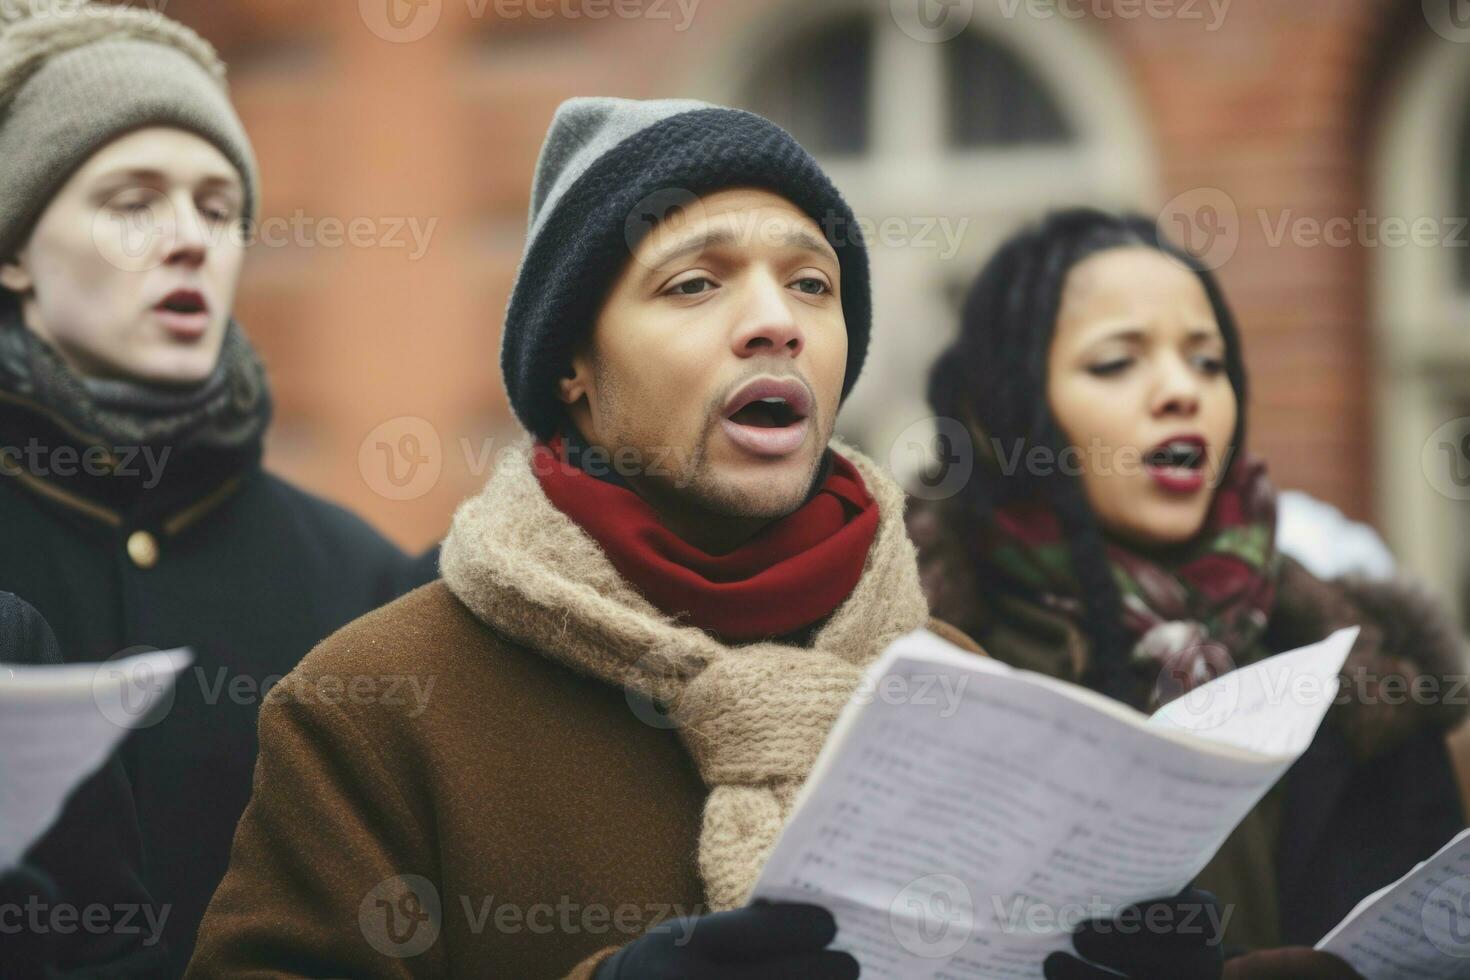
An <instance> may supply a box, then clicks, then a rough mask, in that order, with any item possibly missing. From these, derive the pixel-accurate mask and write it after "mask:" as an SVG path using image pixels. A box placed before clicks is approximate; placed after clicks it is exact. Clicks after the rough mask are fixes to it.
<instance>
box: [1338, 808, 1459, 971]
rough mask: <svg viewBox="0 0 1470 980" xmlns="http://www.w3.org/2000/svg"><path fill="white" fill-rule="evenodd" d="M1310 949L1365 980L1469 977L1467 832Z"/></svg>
mask: <svg viewBox="0 0 1470 980" xmlns="http://www.w3.org/2000/svg"><path fill="white" fill-rule="evenodd" d="M1317 948H1318V949H1321V950H1325V951H1327V952H1329V953H1333V954H1336V955H1337V956H1339V957H1341V958H1342V959H1344V960H1346V961H1347V962H1348V964H1349V965H1350V966H1352V968H1353V969H1355V970H1357V971H1358V972H1359V973H1361V974H1362V975H1363V976H1365V977H1371V978H1372V980H1452V978H1460V977H1470V830H1465V831H1462V832H1461V833H1460V834H1458V835H1457V836H1456V837H1455V838H1454V839H1453V840H1451V841H1450V842H1449V843H1448V844H1446V845H1445V846H1444V847H1442V848H1440V850H1439V851H1438V853H1436V854H1435V855H1434V856H1433V857H1431V858H1430V859H1429V860H1428V861H1425V862H1423V863H1421V864H1420V865H1419V866H1418V867H1416V868H1414V870H1412V871H1410V872H1409V873H1408V874H1406V875H1404V876H1403V877H1402V878H1400V879H1399V880H1398V881H1396V882H1394V883H1393V884H1391V885H1389V886H1387V887H1385V888H1381V889H1379V890H1378V891H1377V892H1374V893H1373V894H1372V895H1369V896H1368V897H1367V898H1365V899H1363V901H1361V902H1359V903H1358V907H1357V908H1355V909H1353V910H1352V912H1350V913H1348V916H1347V918H1345V919H1343V920H1342V921H1341V922H1340V923H1338V924H1337V926H1336V927H1335V928H1334V929H1333V930H1332V931H1331V932H1329V933H1328V934H1327V935H1326V936H1324V937H1322V941H1321V942H1319V943H1318V944H1317Z"/></svg>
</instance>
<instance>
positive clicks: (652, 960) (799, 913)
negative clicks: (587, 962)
mask: <svg viewBox="0 0 1470 980" xmlns="http://www.w3.org/2000/svg"><path fill="white" fill-rule="evenodd" d="M836 935H837V922H836V921H835V920H834V919H833V918H832V913H831V912H828V911H827V910H826V909H824V908H822V907H821V906H820V905H799V904H796V903H790V902H782V903H779V904H777V903H770V902H757V903H756V904H754V905H751V906H748V907H746V908H743V909H735V910H733V911H730V912H717V913H715V914H713V915H705V916H699V917H697V918H695V917H688V918H681V919H670V920H668V921H665V922H662V923H660V924H659V925H657V926H655V927H654V928H652V929H650V930H649V931H648V933H647V934H646V935H644V936H643V937H642V938H640V939H637V940H635V941H633V942H631V943H629V944H628V945H626V946H624V947H623V948H622V949H620V950H618V951H617V953H616V954H614V955H613V956H612V957H611V958H610V959H607V960H604V961H603V962H602V964H601V965H600V966H598V968H597V972H596V973H595V974H593V980H854V978H856V977H857V975H858V962H857V960H855V959H853V957H852V956H851V955H850V954H848V953H839V952H836V951H834V950H830V949H827V944H828V943H830V942H831V941H832V940H833V938H834V937H835V936H836Z"/></svg>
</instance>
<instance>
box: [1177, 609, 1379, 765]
mask: <svg viewBox="0 0 1470 980" xmlns="http://www.w3.org/2000/svg"><path fill="white" fill-rule="evenodd" d="M1358 632H1359V630H1358V627H1356V626H1354V627H1351V628H1349V629H1341V630H1338V631H1337V632H1336V633H1333V634H1332V635H1331V636H1329V637H1327V639H1325V640H1322V641H1321V642H1319V643H1313V644H1312V645H1311V646H1305V647H1302V648H1301V649H1299V650H1292V651H1291V652H1289V653H1280V654H1277V655H1276V656H1274V657H1267V658H1266V659H1265V660H1261V661H1259V662H1257V663H1254V664H1251V665H1250V666H1249V667H1242V668H1240V669H1239V670H1232V671H1230V673H1228V674H1224V675H1222V676H1220V677H1217V678H1215V679H1214V680H1213V681H1211V682H1210V683H1208V684H1204V685H1201V686H1200V687H1198V688H1196V689H1195V690H1193V691H1190V692H1189V693H1188V694H1185V695H1183V696H1182V697H1179V698H1176V699H1174V700H1173V701H1171V702H1169V703H1168V704H1166V705H1164V706H1163V707H1162V708H1160V709H1159V710H1158V711H1156V712H1155V713H1154V715H1153V717H1152V718H1150V719H1149V724H1151V725H1157V726H1162V727H1169V728H1173V729H1176V730H1178V731H1184V732H1189V733H1190V734H1192V735H1196V736H1198V737H1199V738H1203V739H1206V740H1208V741H1211V742H1217V743H1220V744H1225V745H1234V746H1236V747H1238V748H1242V749H1247V750H1249V751H1253V752H1260V753H1263V754H1266V755H1291V756H1297V755H1300V754H1301V753H1303V752H1305V751H1306V750H1307V746H1309V745H1311V744H1312V739H1314V738H1316V736H1317V728H1318V726H1319V725H1320V724H1321V722H1322V718H1323V716H1324V714H1325V713H1326V709H1327V708H1328V707H1330V706H1331V704H1332V700H1333V698H1335V697H1337V694H1338V690H1339V687H1340V682H1341V674H1342V665H1343V664H1344V663H1345V662H1346V661H1347V657H1348V654H1349V653H1351V652H1352V649H1353V644H1354V643H1356V642H1357V639H1358ZM1319 705H1320V706H1321V709H1322V710H1321V711H1316V710H1313V708H1314V706H1319ZM1304 709H1305V710H1304Z"/></svg>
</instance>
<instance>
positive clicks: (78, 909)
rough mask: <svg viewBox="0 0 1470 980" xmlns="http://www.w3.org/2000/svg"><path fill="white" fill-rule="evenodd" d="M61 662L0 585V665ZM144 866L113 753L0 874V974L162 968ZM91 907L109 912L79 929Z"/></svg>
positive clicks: (73, 974) (142, 973)
mask: <svg viewBox="0 0 1470 980" xmlns="http://www.w3.org/2000/svg"><path fill="white" fill-rule="evenodd" d="M61 662H62V661H61V651H60V650H59V649H58V648H57V645H56V637H55V636H54V635H53V634H52V632H51V628H50V627H49V626H48V625H47V624H46V621H45V620H44V619H42V618H41V615H40V614H39V613H38V612H36V610H35V609H34V608H33V607H32V606H31V605H29V604H28V603H26V602H24V601H22V600H21V599H19V598H17V597H16V596H14V595H11V594H10V593H8V592H0V665H4V664H24V665H30V666H34V665H43V664H59V663H61ZM4 669H5V668H4V666H0V671H3V670H4ZM141 864H142V855H141V844H140V841H139V837H138V819H137V815H136V814H135V813H134V810H133V796H132V789H131V788H130V787H129V786H128V780H127V776H126V775H124V773H123V768H122V764H121V763H120V762H119V761H118V759H117V758H116V757H114V758H111V759H109V760H108V761H107V763H106V764H105V765H104V766H103V767H102V768H101V769H100V770H98V771H97V772H96V773H93V774H92V775H91V776H89V777H88V778H87V779H85V780H83V781H82V783H81V785H80V786H78V787H77V789H76V790H75V791H74V792H73V794H72V795H71V797H70V798H69V799H68V800H67V802H66V805H65V807H64V808H63V809H62V812H61V815H60V816H59V817H57V819H56V822H55V823H54V824H52V825H51V827H50V828H48V829H47V830H46V832H45V833H43V834H42V835H41V837H40V839H39V840H37V841H36V842H35V843H34V844H32V845H31V848H30V849H29V850H28V851H27V852H26V853H25V855H24V856H23V858H22V859H21V866H20V867H19V868H17V869H13V870H12V871H11V872H9V873H7V874H3V875H0V910H6V911H8V913H9V914H7V915H6V916H5V921H4V922H3V925H4V926H5V928H4V929H3V930H0V966H3V969H0V975H3V976H5V977H6V978H7V980H30V978H41V977H47V978H61V977H65V978H67V980H80V978H82V977H94V976H98V977H100V976H106V977H111V978H113V980H124V978H132V977H137V978H140V980H142V978H149V977H157V976H159V975H160V974H162V973H163V972H165V971H166V970H167V964H168V959H167V954H166V950H165V948H164V945H163V941H162V940H163V937H162V935H161V934H159V931H158V929H157V928H156V925H157V924H158V923H159V922H160V921H161V915H160V910H159V909H158V908H157V907H156V906H154V905H153V904H152V902H151V900H150V898H149V896H148V891H147V889H146V888H145V887H144V886H143V882H142V878H141V876H140V871H141ZM97 907H101V908H103V909H105V910H106V914H105V918H103V919H100V920H94V921H100V922H101V923H102V928H100V929H93V928H81V927H80V923H81V922H83V919H82V916H83V915H88V914H96V913H94V912H89V911H88V910H90V909H95V908H97ZM33 910H34V911H33ZM73 910H74V911H73ZM73 916H74V917H75V918H72V917H73Z"/></svg>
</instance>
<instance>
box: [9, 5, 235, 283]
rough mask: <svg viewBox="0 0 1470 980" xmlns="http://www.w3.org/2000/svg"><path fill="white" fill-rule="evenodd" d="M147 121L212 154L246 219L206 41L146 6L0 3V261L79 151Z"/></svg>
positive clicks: (226, 114) (83, 157) (224, 106)
mask: <svg viewBox="0 0 1470 980" xmlns="http://www.w3.org/2000/svg"><path fill="white" fill-rule="evenodd" d="M148 126H173V127H177V128H179V129H183V130H186V131H188V132H191V133H194V134H196V135H198V136H200V137H202V138H203V139H205V140H208V141H209V142H210V143H212V144H213V145H214V146H215V147H216V148H217V149H219V151H220V152H221V153H222V154H224V156H225V158H226V159H228V160H229V161H230V162H231V163H232V164H233V165H234V167H235V169H236V170H237V171H239V173H240V178H241V181H242V182H243V184H244V189H245V209H244V214H243V220H244V221H245V223H246V224H247V226H248V224H249V223H251V222H252V221H253V220H254V218H255V213H256V207H257V203H258V178H257V175H256V169H255V157H254V154H253V153H252V152H251V149H250V141H249V139H248V138H247V137H246V135H245V128H244V127H243V126H242V125H241V124H240V119H239V117H238V116H236V114H235V110H234V107H233V106H232V105H231V104H230V98H229V93H228V90H227V87H226V85H225V66H224V63H223V62H221V61H220V59H219V56H218V55H217V54H216V53H215V50H214V48H213V47H211V46H210V44H209V42H207V41H205V40H203V39H202V38H201V37H199V35H198V34H195V33H194V32H193V31H192V30H190V29H189V28H187V27H185V26H184V25H182V24H180V23H178V22H177V21H174V20H170V19H169V18H167V17H165V16H163V15H162V14H161V13H157V12H155V11H153V10H149V9H143V8H133V7H123V6H112V5H107V4H100V3H91V2H89V0H0V161H3V164H0V258H3V257H7V256H11V255H14V253H15V252H16V251H17V250H19V249H20V248H21V246H23V245H24V244H25V241H26V239H27V238H28V237H29V235H30V232H31V229H32V227H33V226H34V224H35V222H36V220H37V219H38V218H39V217H40V215H41V212H43V211H44V210H45V209H46V206H47V205H48V204H49V203H50V201H51V198H52V197H54V196H55V194H56V192H57V191H59V190H60V189H61V187H62V185H63V184H65V183H66V181H67V180H68V179H69V178H70V177H71V175H72V174H73V173H74V172H76V170H77V168H78V167H80V166H81V165H82V164H83V163H85V162H86V161H87V159H88V158H89V157H91V156H92V155H93V154H94V153H96V152H97V151H98V150H100V149H101V148H102V147H103V146H105V145H106V144H108V143H109V142H111V141H112V140H114V139H116V138H117V137H119V136H122V135H124V134H126V133H128V132H131V131H133V130H137V129H141V128H144V127H148Z"/></svg>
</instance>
